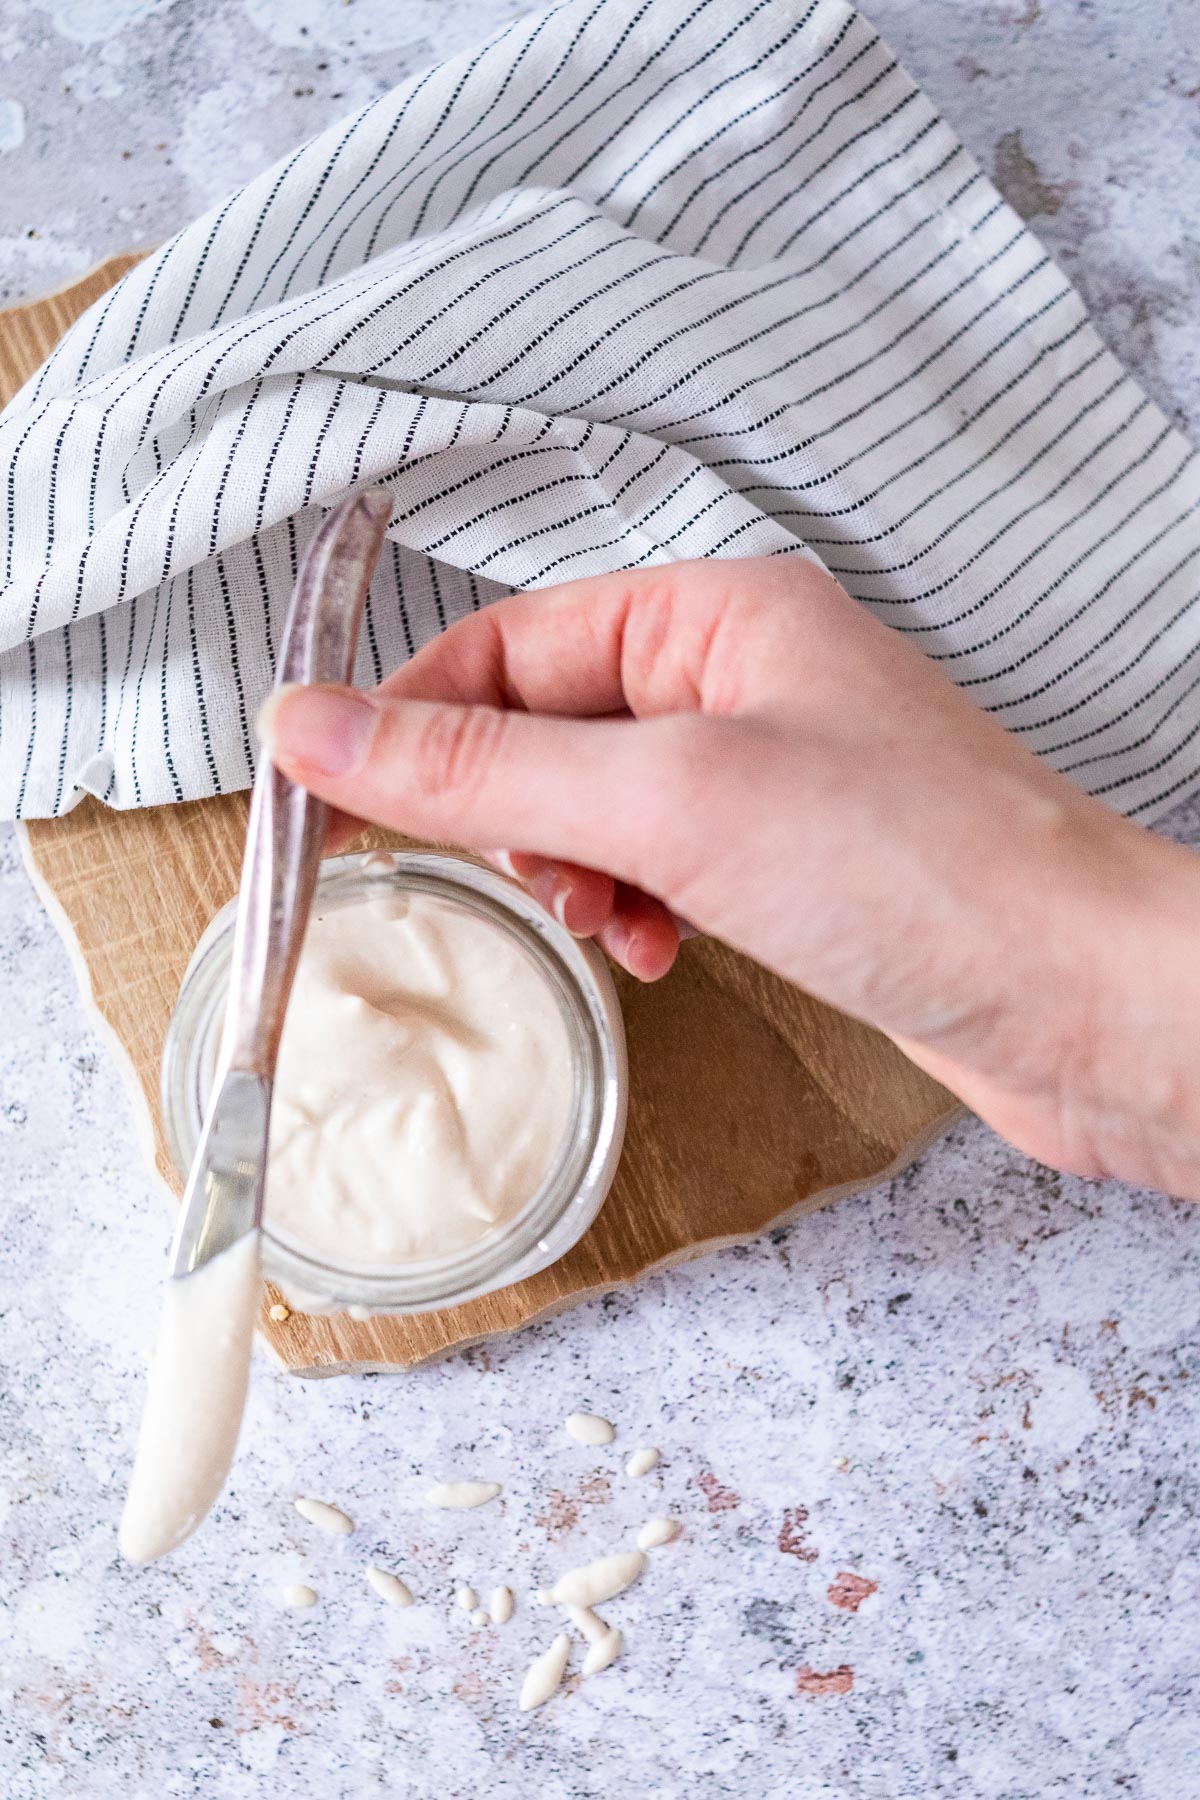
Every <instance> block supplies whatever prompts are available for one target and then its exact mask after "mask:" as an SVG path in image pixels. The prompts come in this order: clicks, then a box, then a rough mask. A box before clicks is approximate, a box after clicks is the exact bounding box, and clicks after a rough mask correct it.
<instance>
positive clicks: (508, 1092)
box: [266, 883, 573, 1266]
mask: <svg viewBox="0 0 1200 1800" xmlns="http://www.w3.org/2000/svg"><path fill="white" fill-rule="evenodd" d="M572 1083H573V1076H572V1063H571V1050H570V1039H569V1036H568V1031H567V1025H566V1022H565V1020H564V1017H563V1014H562V1010H561V1007H560V1005H559V1002H558V999H557V997H556V995H555V993H554V990H553V988H552V987H551V986H550V984H549V982H548V981H547V980H546V978H545V976H544V975H543V974H542V973H541V971H540V970H539V969H538V967H537V965H536V963H535V962H534V961H533V959H532V957H531V956H530V955H529V954H528V953H527V952H526V951H525V950H524V949H523V948H522V946H521V944H520V943H519V941H517V940H516V939H515V938H513V937H511V936H510V935H509V934H508V933H507V932H506V931H504V930H503V928H502V927H500V926H498V925H494V924H492V923H490V922H489V921H488V920H487V919H484V918H480V917H477V916H475V915H473V914H472V913H470V912H468V911H466V910H465V909H464V908H462V907H460V906H457V905H455V904H453V903H452V902H449V901H446V900H442V899H439V898H437V897H436V896H433V895H426V894H414V895H407V896H406V895H403V894H400V893H397V891H396V890H395V889H394V888H389V887H387V886H385V885H384V884H382V883H381V884H380V888H379V892H378V894H377V895H373V896H371V897H369V898H366V899H362V900H357V901H354V902H352V903H349V904H346V905H343V906H329V907H327V908H326V909H324V910H322V911H318V912H316V913H314V915H313V917H312V919H311V921H310V923H309V927H308V934H307V936H306V938H305V942H304V951H303V954H302V956H301V959H300V967H299V970H298V971H297V975H296V981H295V986H294V987H293V990H292V997H291V1001H290V1004H289V1006H288V1013H287V1022H286V1024H285V1026H284V1032H283V1042H282V1045H281V1049H280V1056H279V1065H278V1069H277V1071H276V1078H275V1095H274V1103H273V1107H272V1117H271V1144H270V1161H269V1168H268V1178H267V1200H266V1209H267V1219H268V1223H269V1225H270V1226H271V1227H272V1228H273V1229H275V1230H280V1231H283V1232H284V1233H286V1234H287V1235H288V1236H289V1237H291V1238H293V1239H295V1240H297V1241H298V1242H299V1243H300V1244H301V1245H302V1246H303V1247H305V1248H308V1249H310V1250H312V1251H314V1252H316V1253H317V1254H318V1255H323V1256H326V1257H328V1258H329V1259H331V1260H332V1261H334V1262H336V1263H360V1264H366V1265H376V1266H387V1265H389V1264H402V1263H406V1262H410V1261H415V1260H420V1259H425V1258H439V1257H442V1256H445V1255H447V1254H449V1253H451V1252H454V1251H458V1250H463V1249H466V1248H468V1247H469V1246H471V1245H472V1244H475V1243H477V1242H478V1241H479V1240H480V1239H481V1238H483V1237H485V1236H486V1235H487V1234H488V1233H489V1232H491V1231H492V1230H493V1229H495V1227H497V1226H499V1225H502V1224H503V1223H504V1222H505V1221H506V1220H508V1219H511V1218H512V1217H514V1216H515V1215H516V1214H517V1213H518V1212H520V1210H521V1209H522V1207H524V1205H525V1204H526V1202H527V1201H528V1200H530V1199H531V1198H532V1196H533V1194H534V1193H535V1192H536V1190H537V1188H538V1187H539V1186H540V1184H541V1182H542V1180H543V1178H544V1177H545V1175H546V1174H547V1173H548V1171H549V1169H550V1167H551V1165H552V1164H553V1162H554V1160H555V1157H556V1155H557V1153H558V1151H559V1149H560V1146H561V1145H562V1142H563V1139H564V1137H565V1135H566V1132H567V1128H568V1125H569V1122H570V1117H571V1104H572Z"/></svg>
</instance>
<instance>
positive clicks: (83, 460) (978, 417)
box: [0, 0, 1200, 817]
mask: <svg viewBox="0 0 1200 1800" xmlns="http://www.w3.org/2000/svg"><path fill="white" fill-rule="evenodd" d="M0 481H3V484H4V488H5V493H6V502H7V506H6V517H7V539H6V541H5V543H4V547H3V577H4V585H3V589H2V590H0V807H2V809H3V811H4V813H5V814H6V815H8V816H11V815H13V814H17V815H24V816H38V815H44V814H55V813H60V812H63V811H65V810H67V809H69V808H70V806H71V805H73V804H74V803H75V802H76V800H77V799H78V798H79V795H80V793H81V792H82V791H84V790H85V789H86V790H87V791H91V792H98V791H99V792H101V793H102V796H103V797H104V798H106V799H107V800H108V801H109V802H110V803H111V804H114V805H117V806H137V805H149V804H157V803H160V802H164V801H171V800H180V799H190V798H195V797H199V796H202V795H204V794H210V793H215V792H225V791H228V790H230V789H233V788H238V787H243V786H245V785H247V784H248V782H249V781H250V780H251V778H252V774H253V766H254V758H255V753H256V747H255V742H254V733H253V718H254V714H255V712H256V710H257V707H258V705H259V703H260V702H261V699H262V697H263V695H264V694H265V692H266V690H267V688H268V686H269V684H270V681H271V677H272V670H273V663H274V646H275V643H276V642H277V639H278V633H279V629H280V625H281V621H282V616H283V612H284V608H285V606H286V602H287V597H288V593H289V592H290V587H291V583H292V580H293V578H294V573H295V568H296V563H297V559H298V556H299V554H300V552H301V550H302V549H303V546H304V544H305V542H306V541H307V538H308V536H309V535H310V534H311V532H312V531H313V530H314V529H315V526H316V523H317V521H318V520H319V518H320V516H321V512H322V509H323V508H325V507H327V506H328V505H329V504H330V503H331V502H332V501H334V500H335V499H337V498H339V497H340V496H341V495H342V494H344V493H345V492H346V491H347V490H348V489H351V488H353V487H355V486H358V485H367V484H370V483H374V482H383V483H384V484H386V485H387V486H389V487H390V489H391V491H392V493H393V496H394V502H395V510H394V513H393V518H392V522H391V525H390V527H389V537H390V539H391V545H390V547H389V551H388V553H387V554H386V555H385V557H384V559H383V562H382V563H381V566H380V569H379V571H378V572H377V575H376V578H375V581H374V583H373V584H372V591H371V599H370V606H369V609H368V620H367V629H366V632H365V634H364V641H363V644H362V647H361V651H360V656H359V664H358V669H357V678H358V679H359V680H362V681H370V680H373V679H378V678H379V677H380V676H381V675H382V674H383V673H385V672H386V671H387V670H388V669H390V668H392V667H394V666H395V665H396V664H397V663H398V662H400V661H401V660H403V658H404V657H406V656H408V655H411V654H412V652H413V650H414V648H416V647H417V646H418V645H419V644H420V643H422V642H423V641H425V640H426V639H427V638H428V637H429V636H431V635H432V634H433V633H435V632H436V631H439V630H442V629H444V628H445V626H446V625H447V624H449V623H450V622H452V621H453V620H454V619H455V618H457V617H461V616H462V615H463V614H464V613H465V612H467V611H468V610H470V609H471V608H473V607H476V606H479V605H482V604H486V603H487V601H488V600H490V599H492V598H494V597H495V596H496V595H497V594H499V593H502V592H505V591H508V590H509V589H511V588H513V587H538V586H545V585H548V584H551V583H554V582H557V581H561V580H565V579H569V578H571V577H574V576H578V575H586V574H594V573H600V572H603V571H604V570H607V569H613V568H618V567H624V566H631V565H652V564H655V563H664V562H668V561H672V560H675V559H679V558H684V557H694V556H726V557H743V556H751V555H781V554H782V555H787V554H792V555H802V556H804V555H808V556H817V557H819V558H820V559H821V560H822V561H823V562H824V563H825V564H826V565H827V566H828V567H829V568H830V569H832V570H833V571H834V572H835V573H836V574H837V576H838V578H839V579H840V580H841V581H843V582H844V584H845V585H846V586H847V587H848V588H849V589H850V591H851V592H852V593H853V594H855V595H856V596H857V597H858V598H859V599H860V600H862V601H863V603H864V604H866V605H868V606H870V607H871V608H872V609H873V610H875V611H877V612H878V613H879V615H880V616H881V617H882V618H884V619H885V620H886V621H887V622H888V623H889V624H891V625H892V626H894V627H895V628H896V629H898V630H901V631H903V632H906V633H910V634H912V635H913V636H914V638H915V640H916V642H917V643H918V644H920V646H921V647H922V648H923V649H924V650H925V651H926V652H927V654H929V655H930V656H932V657H934V658H935V659H936V660H938V661H940V662H941V663H942V664H943V666H944V667H945V668H946V669H947V670H948V672H949V673H950V674H951V675H953V676H954V678H955V679H956V680H958V681H960V682H961V683H963V685H964V686H966V687H967V688H968V690H969V691H971V692H972V694H973V695H974V697H975V698H976V699H977V700H978V701H979V703H980V704H981V705H984V706H986V707H988V708H989V709H991V710H993V711H995V712H996V713H997V715H998V716H999V717H1000V718H1001V719H1002V720H1003V722H1004V723H1005V724H1006V725H1008V726H1009V727H1010V728H1011V729H1013V730H1015V731H1017V732H1019V733H1021V734H1022V735H1023V736H1025V738H1026V739H1027V741H1028V742H1029V743H1030V745H1031V747H1032V748H1034V749H1035V750H1037V751H1038V752H1039V753H1040V754H1042V755H1045V756H1047V757H1048V758H1049V759H1050V760H1052V761H1054V762H1055V763H1056V764H1057V765H1058V766H1059V767H1061V768H1063V769H1064V770H1065V771H1066V772H1067V773H1068V774H1069V775H1070V776H1071V777H1072V778H1073V779H1075V780H1077V781H1079V782H1081V783H1082V784H1083V785H1084V786H1086V787H1088V788H1089V789H1090V790H1091V791H1093V792H1096V793H1098V794H1100V795H1102V796H1103V797H1104V798H1105V799H1107V800H1108V801H1109V802H1110V803H1111V804H1113V805H1114V806H1117V807H1119V808H1120V809H1122V810H1124V811H1127V812H1130V813H1137V814H1139V815H1141V816H1143V817H1151V816H1153V815H1154V813H1155V812H1157V811H1159V810H1161V809H1162V808H1163V807H1164V806H1166V805H1167V804H1169V803H1170V802H1171V801H1172V800H1173V799H1174V798H1176V797H1178V796H1181V795H1182V794H1183V793H1185V792H1186V791H1188V790H1189V789H1190V788H1191V787H1193V786H1195V785H1196V784H1197V782H1198V781H1200V712H1198V711H1197V702H1196V694H1197V691H1198V690H1200V593H1198V588H1200V579H1198V576H1200V465H1198V462H1197V459H1196V457H1195V455H1194V454H1193V453H1192V452H1191V451H1190V450H1189V448H1188V446H1187V445H1186V444H1185V443H1184V442H1183V441H1182V439H1181V438H1180V437H1179V435H1178V434H1177V433H1176V432H1174V431H1173V430H1172V428H1171V427H1170V426H1169V425H1168V424H1167V422H1166V421H1165V420H1164V419H1163V417H1162V415H1161V414H1160V413H1159V412H1158V411H1157V409H1156V408H1155V407H1154V406H1153V405H1152V404H1151V402H1150V401H1149V400H1148V399H1146V397H1145V396H1144V395H1143V394H1142V393H1141V391H1140V390H1139V389H1138V388H1137V386H1136V384H1135V383H1134V382H1133V381H1132V380H1131V379H1130V378H1129V377H1128V376H1127V375H1126V374H1125V373H1124V372H1123V371H1122V370H1121V368H1120V367H1119V365H1118V364H1117V363H1116V361H1115V360H1114V359H1113V357H1112V356H1111V355H1110V354H1109V353H1108V351H1107V350H1106V349H1105V348H1104V346H1103V345H1102V344H1101V342H1100V340H1099V339H1098V337H1097V336H1096V334H1095V332H1094V331H1093V329H1092V327H1091V325H1090V324H1089V322H1088V320H1087V318H1086V315H1085V313H1084V309H1083V307H1082V305H1081V303H1080V301H1079V298H1078V296H1077V295H1076V294H1075V292H1074V290H1073V289H1072V288H1071V286H1070V284H1069V283H1068V282H1067V281H1066V280H1065V278H1064V277H1063V275H1062V274H1061V272H1060V271H1059V270H1058V269H1057V268H1056V267H1055V266H1054V264H1053V263H1052V262H1051V261H1050V259H1049V258H1048V257H1047V256H1046V254H1045V252H1044V250H1043V249H1042V248H1041V246H1040V245H1039V244H1038V242H1037V240H1036V239H1035V238H1034V237H1033V236H1032V234H1031V233H1030V232H1029V231H1028V230H1027V229H1026V228H1025V227H1024V226H1023V225H1022V224H1021V222H1020V220H1019V219H1017V217H1016V216H1015V214H1013V212H1012V211H1011V210H1010V209H1009V208H1008V207H1007V206H1006V205H1005V203H1004V202H1003V201H1002V200H1001V198H1000V197H999V195H998V194H997V193H996V192H995V190H994V188H992V186H991V185H990V183H989V182H988V181H987V179H986V178H985V177H984V176H983V174H982V172H981V171H980V170H979V169H978V167H977V166H976V165H975V164H974V163H973V162H972V160H971V159H970V157H969V156H968V155H967V153H966V152H965V150H964V149H963V148H962V146H961V144H960V143H959V142H958V141H957V139H956V138H955V137H954V134H953V133H952V132H951V131H950V129H949V128H948V126H947V125H946V124H945V123H944V122H943V121H942V120H941V119H940V118H939V117H938V115H937V114H936V112H935V111H934V110H933V108H932V107H931V106H930V105H929V103H928V101H927V100H926V99H925V98H924V96H923V95H922V94H921V93H920V91H919V90H918V89H917V88H916V87H915V86H914V85H913V83H912V82H911V80H910V79H909V78H908V76H907V75H906V74H905V73H904V71H903V70H902V69H901V68H900V67H899V66H898V65H897V64H896V62H895V59H894V58H893V57H892V56H891V54H890V53H889V51H888V50H887V47H886V46H885V45H884V44H883V43H882V42H881V40H880V39H879V38H878V36H877V35H876V34H875V33H874V31H873V30H872V29H871V27H870V26H869V25H868V24H867V23H866V22H865V21H864V20H863V19H862V18H861V17H860V16H859V15H858V14H857V13H856V12H854V10H853V9H852V8H850V7H848V6H846V5H844V4H842V0H812V3H808V4H800V3H797V0H792V3H781V0H769V3H763V4H759V5H755V6H751V7H749V8H747V9H744V10H742V9H736V8H734V7H733V6H732V5H731V4H730V3H729V0H654V3H653V4H652V5H650V4H647V3H646V0H641V3H640V4H639V3H638V0H568V3H567V4H565V5H562V6H559V7H556V8H554V9H552V10H550V11H548V12H545V13H542V14H538V15H534V16H532V17H529V18H525V19H521V20H519V21H518V22H516V23H515V24H514V25H511V26H509V27H508V28H507V29H505V30H504V31H502V32H500V33H498V34H496V36H494V37H493V38H492V39H490V40H489V41H488V42H487V43H486V44H484V45H483V46H481V47H480V48H479V49H477V50H476V51H474V52H471V53H469V54H466V55H464V56H461V57H457V58H455V59H453V60H451V61H450V62H448V63H446V64H444V65H442V66H441V67H439V68H435V69H432V70H430V71H428V72H427V73H425V74H424V75H422V76H420V77H418V78H416V79H414V80H412V81H410V82H407V83H405V84H404V85H403V86H402V87H400V88H397V89H396V90H395V91H394V92H393V93H391V94H388V95H385V96H383V97H382V98H381V99H379V100H377V101H375V102H374V103H373V104H372V105H371V106H369V107H366V108H364V109H363V110H362V111H361V112H359V113H358V114H356V115H354V116H353V117H352V118H351V119H349V120H347V121H344V122H342V123H340V124H338V125H336V126H334V127H332V128H331V129H330V130H329V131H327V132H325V133H323V134H322V135H321V136H320V137H319V138H317V139H315V140H314V141H313V142H312V143H310V144H308V145H306V146H304V147H302V148H301V149H300V150H298V151H296V152H295V153H294V154H293V155H292V156H290V157H289V158H287V159H286V160H285V161H284V162H283V163H282V164H280V165H279V166H278V167H277V168H275V169H273V170H270V171H268V172H267V173H266V174H264V175H262V176H260V177H259V178H258V179H257V180H256V181H254V182H251V183H250V184H249V185H248V186H247V187H246V188H244V189H243V190H241V191H240V192H239V193H237V194H235V195H233V196H231V197H230V199H229V200H227V201H226V202H224V204H223V205H221V206H220V207H217V208H215V209H213V211H212V212H211V213H210V214H209V215H208V216H206V217H205V218H204V219H201V220H199V221H198V222H197V223H196V224H194V225H192V226H190V227H189V228H188V229H187V230H186V231H184V232H182V233H181V234H180V235H179V236H178V237H177V238H175V239H174V240H172V242H171V243H169V244H168V245H166V246H165V247H164V248H163V249H162V250H160V251H158V252H157V253H156V254H154V255H153V256H151V257H149V258H147V260H146V261H145V262H143V263H142V264H140V265H139V266H138V267H137V268H135V269H134V270H133V271H131V273H130V274H129V275H127V276H126V277H125V279H124V281H123V282H122V283H121V284H120V285H119V286H118V287H117V288H116V289H115V290H114V291H113V292H112V293H111V294H108V295H105V296H104V297H103V299H102V300H100V301H99V302H97V304H96V305H95V306H94V307H93V308H92V310H91V311H90V312H89V313H88V314H87V315H86V316H85V317H84V318H83V319H82V320H80V321H79V323H78V324H77V325H76V326H75V327H74V328H73V329H72V330H71V331H70V332H69V333H68V335H67V337H66V338H65V339H64V341H63V343H62V344H61V345H60V346H59V347H58V349H57V350H56V351H55V353H54V355H53V356H52V357H51V358H50V359H49V361H48V363H47V364H46V366H45V367H44V368H43V370H42V371H41V372H40V373H39V375H38V376H37V377H35V378H34V380H33V381H31V382H30V383H29V384H28V385H27V387H26V388H25V390H24V391H23V393H22V394H21V395H19V396H18V397H17V399H16V400H15V401H14V402H13V403H12V405H11V406H10V407H9V409H8V410H7V412H6V413H5V414H4V416H3V418H2V419H0Z"/></svg>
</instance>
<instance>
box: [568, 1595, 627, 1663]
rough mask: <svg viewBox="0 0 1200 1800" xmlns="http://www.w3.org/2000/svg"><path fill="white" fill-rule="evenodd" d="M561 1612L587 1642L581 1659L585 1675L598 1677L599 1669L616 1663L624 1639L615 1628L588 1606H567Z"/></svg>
mask: <svg viewBox="0 0 1200 1800" xmlns="http://www.w3.org/2000/svg"><path fill="white" fill-rule="evenodd" d="M563 1611H564V1612H565V1613H566V1615H567V1617H568V1618H569V1619H570V1621H571V1623H572V1625H574V1626H575V1628H576V1630H577V1631H580V1632H582V1634H583V1636H584V1637H585V1638H586V1640H587V1645H588V1649H587V1655H586V1656H585V1657H584V1659H583V1673H584V1674H585V1675H598V1674H599V1673H600V1671H601V1669H607V1668H608V1667H609V1665H610V1664H612V1663H614V1662H616V1660H617V1658H618V1656H620V1654H621V1647H622V1645H623V1644H624V1642H625V1639H624V1636H623V1634H622V1633H621V1632H620V1631H618V1630H617V1628H616V1627H615V1626H613V1625H608V1624H606V1623H605V1621H604V1620H603V1619H602V1618H601V1617H600V1615H599V1613H596V1612H593V1611H592V1609H591V1607H590V1606H573V1605H568V1606H565V1607H564V1608H563Z"/></svg>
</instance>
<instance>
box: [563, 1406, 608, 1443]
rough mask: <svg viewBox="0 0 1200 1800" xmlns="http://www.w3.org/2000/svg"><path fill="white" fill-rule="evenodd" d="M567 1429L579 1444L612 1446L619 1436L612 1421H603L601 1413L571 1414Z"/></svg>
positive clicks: (567, 1421)
mask: <svg viewBox="0 0 1200 1800" xmlns="http://www.w3.org/2000/svg"><path fill="white" fill-rule="evenodd" d="M566 1427H567V1430H568V1432H569V1433H570V1434H571V1436H572V1437H573V1438H574V1439H575V1442H576V1443H577V1444H611V1443H612V1441H613V1439H614V1438H615V1437H616V1435H617V1431H616V1426H615V1425H614V1424H613V1423H612V1421H611V1420H610V1419H602V1418H601V1417H600V1415H599V1413H583V1412H574V1413H571V1414H570V1416H569V1417H568V1418H567V1420H566Z"/></svg>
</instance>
